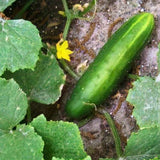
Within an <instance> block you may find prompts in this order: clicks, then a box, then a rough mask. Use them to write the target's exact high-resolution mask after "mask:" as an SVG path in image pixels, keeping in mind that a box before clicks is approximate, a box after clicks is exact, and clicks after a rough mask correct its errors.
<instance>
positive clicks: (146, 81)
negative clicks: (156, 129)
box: [127, 76, 160, 128]
mask: <svg viewBox="0 0 160 160" xmlns="http://www.w3.org/2000/svg"><path fill="white" fill-rule="evenodd" d="M158 77H159V76H158ZM158 77H157V78H156V80H154V79H152V78H151V77H141V78H139V79H138V80H137V81H135V82H134V83H133V86H134V87H133V89H131V90H130V91H129V94H128V97H127V101H129V102H130V103H131V104H132V105H133V106H134V107H135V108H134V110H133V115H134V117H135V118H136V120H137V123H138V125H139V126H140V128H143V127H150V126H152V125H160V119H159V118H160V80H158Z"/></svg>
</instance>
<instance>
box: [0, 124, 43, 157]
mask: <svg viewBox="0 0 160 160" xmlns="http://www.w3.org/2000/svg"><path fill="white" fill-rule="evenodd" d="M43 147H44V142H43V140H42V138H41V137H40V136H39V135H37V133H35V132H34V128H33V127H31V126H25V125H19V126H17V129H16V130H15V131H12V130H11V131H10V132H9V133H8V134H4V135H2V136H0V159H1V160H43V154H42V151H43Z"/></svg>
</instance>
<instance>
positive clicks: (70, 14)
mask: <svg viewBox="0 0 160 160" xmlns="http://www.w3.org/2000/svg"><path fill="white" fill-rule="evenodd" d="M62 3H63V6H64V10H65V14H66V16H67V21H66V25H65V28H64V31H63V39H64V40H66V38H67V35H68V32H69V27H70V25H71V22H72V20H73V15H72V13H71V12H70V10H69V9H68V5H67V2H66V0H62ZM60 63H61V64H62V66H63V67H64V69H65V70H66V71H67V72H68V73H69V74H70V75H71V76H72V77H73V78H75V79H76V80H78V79H79V76H78V75H77V74H76V73H75V72H74V71H73V70H72V69H71V68H70V67H69V65H68V64H67V63H66V62H65V61H64V60H60Z"/></svg>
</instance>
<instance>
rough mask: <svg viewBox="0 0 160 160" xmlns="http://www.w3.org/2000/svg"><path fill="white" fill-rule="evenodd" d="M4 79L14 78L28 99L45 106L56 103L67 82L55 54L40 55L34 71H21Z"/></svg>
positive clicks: (7, 75)
mask: <svg viewBox="0 0 160 160" xmlns="http://www.w3.org/2000/svg"><path fill="white" fill-rule="evenodd" d="M4 77H5V78H7V79H8V78H14V79H15V81H16V82H17V83H18V84H19V85H20V87H21V88H22V90H23V91H24V92H25V93H26V94H27V97H28V99H30V100H32V101H36V102H40V103H43V104H51V103H52V104H53V103H54V102H56V101H57V100H58V99H59V97H60V95H61V91H62V88H63V85H64V82H65V75H64V73H63V71H62V69H61V68H60V67H59V65H58V63H57V60H56V58H55V57H54V55H53V54H52V55H43V54H40V59H39V61H38V62H37V65H36V68H35V70H34V71H32V70H30V69H25V70H19V71H16V72H15V73H6V74H5V75H4Z"/></svg>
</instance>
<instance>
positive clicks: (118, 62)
mask: <svg viewBox="0 0 160 160" xmlns="http://www.w3.org/2000/svg"><path fill="white" fill-rule="evenodd" d="M153 28H154V18H153V15H152V14H150V13H141V14H137V15H135V16H133V17H132V18H130V19H129V20H128V21H127V22H125V23H124V24H123V25H122V26H121V27H120V29H118V30H117V31H116V32H115V33H114V34H113V35H112V37H111V38H110V39H109V40H108V42H107V43H106V44H105V45H104V46H103V48H102V49H101V50H100V52H99V54H98V56H97V57H96V58H95V60H94V62H93V63H92V64H90V66H89V68H88V69H87V71H86V72H85V73H84V74H83V75H82V77H81V78H80V79H79V81H78V82H77V85H76V87H75V88H74V90H73V93H72V94H71V97H70V99H69V100H68V102H67V105H66V112H67V114H68V115H69V116H70V117H72V118H76V119H80V118H83V117H85V116H87V115H88V114H90V113H91V112H92V111H93V110H94V109H95V107H96V106H97V105H99V104H101V103H102V102H103V101H104V100H105V99H106V98H107V97H108V96H109V95H110V94H111V93H112V91H113V89H114V88H115V87H116V86H117V84H118V83H120V82H121V80H122V78H123V77H124V76H125V75H126V73H127V72H128V71H129V68H130V66H131V62H132V61H133V60H134V59H135V57H137V55H138V53H139V52H140V51H141V50H142V48H143V47H144V45H145V44H146V42H147V41H148V38H149V37H150V35H151V32H152V30H153Z"/></svg>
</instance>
